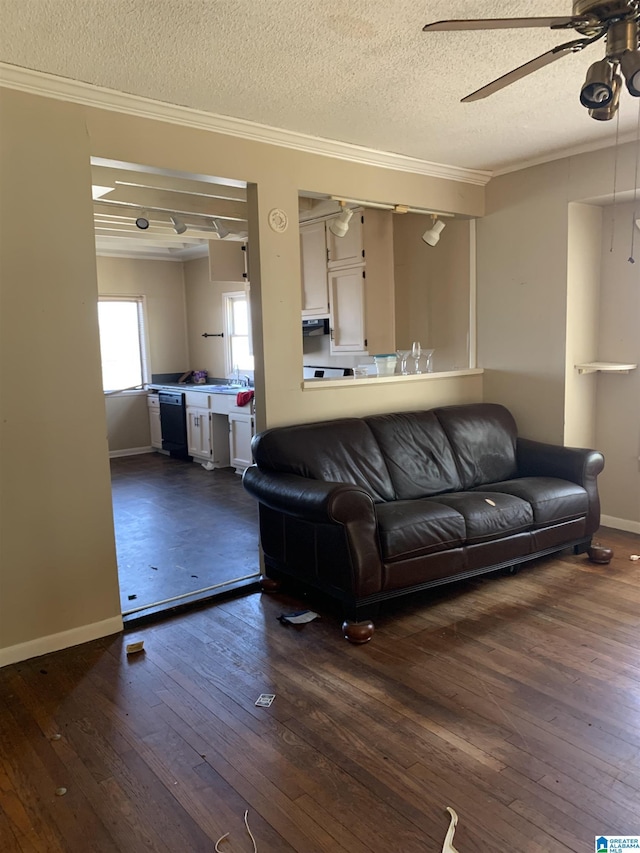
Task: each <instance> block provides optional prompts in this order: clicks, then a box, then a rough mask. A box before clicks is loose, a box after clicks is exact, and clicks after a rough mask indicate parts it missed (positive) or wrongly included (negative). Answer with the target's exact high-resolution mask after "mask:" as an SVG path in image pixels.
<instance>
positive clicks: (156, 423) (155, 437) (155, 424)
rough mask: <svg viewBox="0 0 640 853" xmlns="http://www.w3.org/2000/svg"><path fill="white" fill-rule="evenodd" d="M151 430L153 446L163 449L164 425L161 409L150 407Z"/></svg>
mask: <svg viewBox="0 0 640 853" xmlns="http://www.w3.org/2000/svg"><path fill="white" fill-rule="evenodd" d="M149 431H150V432H151V447H155V448H157V449H158V450H162V426H161V424H160V409H159V408H158V407H157V406H154V407H151V406H150V407H149Z"/></svg>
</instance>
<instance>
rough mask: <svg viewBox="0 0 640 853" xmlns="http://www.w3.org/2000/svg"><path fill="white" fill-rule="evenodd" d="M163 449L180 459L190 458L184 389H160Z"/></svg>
mask: <svg viewBox="0 0 640 853" xmlns="http://www.w3.org/2000/svg"><path fill="white" fill-rule="evenodd" d="M158 401H159V403H160V425H161V427H162V449H163V450H168V451H169V454H170V455H171V456H175V457H177V458H178V459H189V453H188V446H187V410H186V406H185V401H184V394H183V393H182V391H160V392H159V394H158Z"/></svg>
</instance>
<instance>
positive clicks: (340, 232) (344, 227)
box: [329, 201, 353, 237]
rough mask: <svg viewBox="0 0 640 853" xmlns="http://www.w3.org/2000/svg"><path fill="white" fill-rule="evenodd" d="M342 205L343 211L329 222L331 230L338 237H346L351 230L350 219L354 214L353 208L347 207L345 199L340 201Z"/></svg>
mask: <svg viewBox="0 0 640 853" xmlns="http://www.w3.org/2000/svg"><path fill="white" fill-rule="evenodd" d="M340 207H341V208H342V213H340V215H339V216H336V218H335V219H332V220H331V222H330V223H329V231H331V233H332V234H334V235H335V236H336V237H344V235H345V234H346V233H347V231H348V230H349V220H350V219H351V217H352V216H353V210H351V208H350V207H346V203H345V202H344V201H341V202H340Z"/></svg>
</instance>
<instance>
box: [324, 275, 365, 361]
mask: <svg viewBox="0 0 640 853" xmlns="http://www.w3.org/2000/svg"><path fill="white" fill-rule="evenodd" d="M364 281H365V279H364V269H363V268H362V265H360V266H357V267H347V268H345V269H341V270H331V272H330V273H329V300H330V303H331V320H330V322H331V341H330V351H331V354H334V353H341V352H342V353H344V352H350V353H363V352H365V351H366V349H367V342H366V340H365V290H364Z"/></svg>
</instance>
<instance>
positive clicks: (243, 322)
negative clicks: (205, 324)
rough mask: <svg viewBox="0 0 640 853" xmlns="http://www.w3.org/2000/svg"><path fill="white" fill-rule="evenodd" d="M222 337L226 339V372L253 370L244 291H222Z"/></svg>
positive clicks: (249, 321) (247, 304)
mask: <svg viewBox="0 0 640 853" xmlns="http://www.w3.org/2000/svg"><path fill="white" fill-rule="evenodd" d="M222 298H223V303H224V321H225V328H224V336H225V337H224V339H225V341H226V362H227V363H226V368H227V374H230V373H232V372H233V371H234V370H235V371H238V372H245V373H246V372H247V371H253V364H254V362H253V350H252V346H251V317H250V314H249V300H248V299H247V294H246V293H245V292H244V291H238V292H236V293H224V294H223V296H222Z"/></svg>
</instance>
